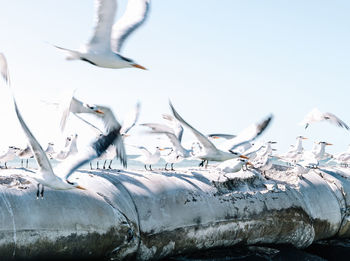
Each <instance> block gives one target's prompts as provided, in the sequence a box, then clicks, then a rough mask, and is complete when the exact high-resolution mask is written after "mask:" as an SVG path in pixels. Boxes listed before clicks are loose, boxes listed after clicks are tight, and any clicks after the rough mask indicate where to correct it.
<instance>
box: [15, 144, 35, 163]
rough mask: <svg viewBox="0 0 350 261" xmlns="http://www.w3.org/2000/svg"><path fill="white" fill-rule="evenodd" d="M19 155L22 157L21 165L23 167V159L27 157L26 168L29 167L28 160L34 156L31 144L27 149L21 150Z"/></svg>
mask: <svg viewBox="0 0 350 261" xmlns="http://www.w3.org/2000/svg"><path fill="white" fill-rule="evenodd" d="M18 157H19V158H20V159H21V167H22V168H23V160H24V159H25V160H26V161H27V164H26V168H28V160H29V159H31V158H33V157H34V155H33V152H32V150H31V148H30V146H27V147H26V148H25V149H23V150H20V151H19V152H18Z"/></svg>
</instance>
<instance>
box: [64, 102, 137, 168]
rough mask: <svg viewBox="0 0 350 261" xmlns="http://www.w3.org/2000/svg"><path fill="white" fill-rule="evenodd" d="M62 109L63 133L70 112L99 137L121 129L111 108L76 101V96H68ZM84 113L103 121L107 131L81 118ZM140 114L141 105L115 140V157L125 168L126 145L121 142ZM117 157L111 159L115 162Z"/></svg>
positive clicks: (128, 118)
mask: <svg viewBox="0 0 350 261" xmlns="http://www.w3.org/2000/svg"><path fill="white" fill-rule="evenodd" d="M62 107H63V115H62V119H61V130H62V131H63V130H64V126H65V123H66V121H67V118H68V116H69V113H70V112H71V113H73V114H74V115H75V116H76V117H78V118H79V119H80V120H82V121H83V122H85V123H86V124H87V125H89V126H90V127H91V128H92V129H94V130H95V132H96V136H97V137H99V136H100V135H103V134H104V133H105V132H109V131H110V130H111V129H116V128H119V126H120V124H119V122H118V121H117V119H116V118H115V116H114V114H113V112H112V110H111V109H110V108H108V107H105V106H102V105H89V104H86V103H84V102H82V101H80V100H78V99H76V98H75V97H74V95H70V96H68V97H67V99H66V102H63V103H62ZM83 113H89V114H92V115H93V116H94V117H96V118H98V119H100V120H102V121H103V124H104V128H105V131H102V130H101V129H99V128H97V127H96V126H95V125H93V124H91V123H90V122H88V121H86V120H85V119H83V118H82V117H80V116H79V115H80V114H83ZM139 113H140V104H139V103H137V105H136V109H135V110H134V111H133V112H132V113H130V114H129V117H127V118H126V120H125V124H123V126H122V127H121V136H120V137H119V136H118V138H117V139H116V140H115V143H114V145H115V146H114V148H115V150H116V151H115V153H114V155H115V156H117V157H118V158H119V159H120V161H121V163H122V165H123V166H124V167H126V166H127V161H126V153H125V148H124V143H123V142H121V141H120V139H122V138H123V137H126V136H127V133H128V132H129V131H130V130H131V128H132V127H134V126H135V124H136V121H137V120H138V117H139ZM78 114H79V115H78ZM110 155H111V154H110ZM115 156H114V157H113V158H109V159H110V160H113V159H114V158H115ZM103 157H104V156H103ZM110 165H111V163H110ZM90 167H91V168H92V165H91V164H90Z"/></svg>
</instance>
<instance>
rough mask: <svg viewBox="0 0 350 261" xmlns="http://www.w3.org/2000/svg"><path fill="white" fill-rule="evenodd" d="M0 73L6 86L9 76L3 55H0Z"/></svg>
mask: <svg viewBox="0 0 350 261" xmlns="http://www.w3.org/2000/svg"><path fill="white" fill-rule="evenodd" d="M0 73H1V76H2V78H4V80H5V82H6V84H9V81H10V76H9V72H8V67H7V60H6V57H5V55H4V54H3V53H0Z"/></svg>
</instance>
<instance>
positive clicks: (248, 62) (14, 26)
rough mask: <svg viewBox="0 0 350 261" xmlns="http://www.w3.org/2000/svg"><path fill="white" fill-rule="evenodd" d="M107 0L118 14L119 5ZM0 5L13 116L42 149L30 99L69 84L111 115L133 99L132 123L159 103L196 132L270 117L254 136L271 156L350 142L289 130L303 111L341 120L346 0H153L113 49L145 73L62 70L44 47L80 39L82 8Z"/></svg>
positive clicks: (38, 108)
mask: <svg viewBox="0 0 350 261" xmlns="http://www.w3.org/2000/svg"><path fill="white" fill-rule="evenodd" d="M119 2H122V4H121V5H122V6H121V8H120V10H119V11H122V9H123V6H125V2H126V1H125V0H124V1H119ZM0 3H1V8H0V32H1V33H0V50H1V52H4V53H5V54H6V56H7V58H8V61H9V65H10V71H11V76H12V81H13V86H14V88H15V89H16V95H17V97H18V103H19V105H20V108H21V109H22V111H23V114H24V117H25V119H26V121H27V122H28V124H29V125H30V126H31V127H32V128H33V131H34V133H35V134H36V136H37V137H38V138H39V140H40V141H41V142H42V143H46V142H47V141H48V140H49V139H50V137H49V136H50V134H51V133H54V132H55V131H56V129H55V128H56V126H54V124H53V123H54V122H57V124H58V119H57V120H56V116H55V117H54V114H52V116H51V119H50V117H49V116H50V115H51V114H49V113H48V112H51V111H52V108H51V109H47V108H46V107H45V106H44V105H43V104H41V103H40V100H52V101H54V100H56V99H57V97H58V95H59V94H60V93H61V92H62V91H65V90H66V91H67V90H70V89H75V88H76V89H77V92H76V95H77V97H78V98H80V99H82V100H84V101H87V102H89V103H96V104H106V105H110V106H112V107H113V109H114V110H115V112H116V114H117V116H118V118H119V119H123V115H125V114H126V113H127V112H128V111H129V110H130V109H131V108H132V107H133V106H134V104H135V103H136V101H137V100H139V101H141V103H142V112H141V117H140V122H149V121H161V119H160V115H161V114H162V113H164V112H168V111H169V110H168V98H170V99H171V100H172V101H173V103H174V105H175V107H176V108H177V110H178V112H179V113H180V114H181V115H182V116H183V117H184V118H185V119H186V120H187V121H189V122H190V123H191V124H192V125H193V126H195V127H196V128H198V129H199V130H200V131H202V132H203V133H210V132H226V133H237V132H239V131H240V130H241V129H243V128H245V127H247V126H248V125H249V124H250V123H252V122H256V121H259V120H261V119H262V118H264V117H265V115H268V114H269V113H273V114H274V115H275V119H274V121H273V123H272V125H271V127H270V128H269V129H268V131H267V133H265V134H264V135H263V137H262V138H263V139H266V140H269V139H271V140H276V141H278V142H279V145H278V148H280V149H282V150H286V149H287V148H288V145H289V144H292V143H294V142H295V137H296V136H298V135H305V136H307V137H309V138H310V140H311V141H309V142H308V143H307V144H306V147H311V146H312V144H311V143H312V141H316V140H317V141H318V140H326V141H329V142H331V143H335V144H336V146H334V148H333V149H332V150H331V151H337V150H344V149H345V148H346V147H347V145H348V144H349V143H350V133H349V132H347V131H345V130H343V129H338V128H336V127H335V126H331V125H329V124H324V123H319V124H315V125H314V126H311V127H310V128H309V129H308V130H307V131H304V129H303V127H301V126H299V125H297V123H298V122H299V121H301V120H302V118H303V116H304V115H305V114H306V113H307V112H308V111H309V110H311V109H312V108H313V107H318V108H319V109H320V110H321V111H329V112H333V113H335V114H336V115H338V116H339V117H340V118H342V119H343V120H344V121H345V122H347V123H349V124H350V114H349V110H348V106H349V105H348V104H349V102H348V100H349V97H350V90H349V87H350V74H349V72H350V36H349V35H350V34H349V28H350V17H349V10H350V2H349V1H316V0H315V1H311V0H310V1H301V0H300V1H277V0H275V1H265V0H264V1H262V0H255V1H243V0H242V1H234V0H220V1H217V0H177V1H166V0H153V1H152V3H151V4H152V6H151V12H150V15H149V19H148V21H147V22H146V24H145V25H144V26H142V27H141V28H140V29H139V30H138V31H136V32H135V33H134V34H133V35H132V36H131V37H130V39H128V41H127V42H126V45H125V47H124V48H123V55H125V56H126V57H130V58H132V59H134V60H135V61H136V62H138V63H139V64H141V65H143V66H145V67H147V68H149V71H142V70H137V69H123V70H109V69H101V68H97V67H94V66H92V65H90V64H88V63H84V62H80V61H71V62H68V61H65V59H64V56H63V55H62V54H61V53H60V52H58V51H57V50H55V49H54V48H52V47H51V46H50V45H49V44H47V42H49V43H53V44H56V45H60V46H63V47H66V48H71V49H75V48H78V47H79V46H80V45H82V44H84V43H85V42H86V41H88V39H89V37H90V34H91V29H92V25H93V1H92V0H90V1H87V0H74V1H72V0H60V1H53V0H36V1H28V0H13V1H5V0H0ZM118 14H119V15H120V12H119V13H118ZM3 100H4V98H3ZM0 110H1V114H2V115H1V114H0V116H1V117H2V122H4V121H6V122H8V124H7V126H5V125H2V132H3V133H4V135H3V136H6V139H5V138H3V137H0V143H1V144H2V145H4V144H5V143H10V142H13V141H14V140H16V141H17V140H20V139H22V134H21V132H20V131H18V125H16V124H17V123H16V122H15V119H13V115H12V114H11V113H10V114H9V111H11V110H12V108H11V107H9V106H8V104H6V102H5V101H3V102H2V103H1V104H0ZM46 110H48V112H47V111H46ZM43 123H49V124H48V125H49V126H45V125H44V124H43ZM135 133H136V134H137V135H138V137H141V136H140V135H141V133H139V132H138V131H137V130H135ZM145 139H147V137H146V138H145V137H144V136H143V140H145ZM136 140H137V139H136ZM136 140H135V141H136ZM6 145H10V144H6ZM43 146H45V145H43Z"/></svg>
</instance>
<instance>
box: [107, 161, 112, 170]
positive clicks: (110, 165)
mask: <svg viewBox="0 0 350 261" xmlns="http://www.w3.org/2000/svg"><path fill="white" fill-rule="evenodd" d="M112 162H113V160H111V162H110V163H109V166H108V168H109V169H112Z"/></svg>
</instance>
